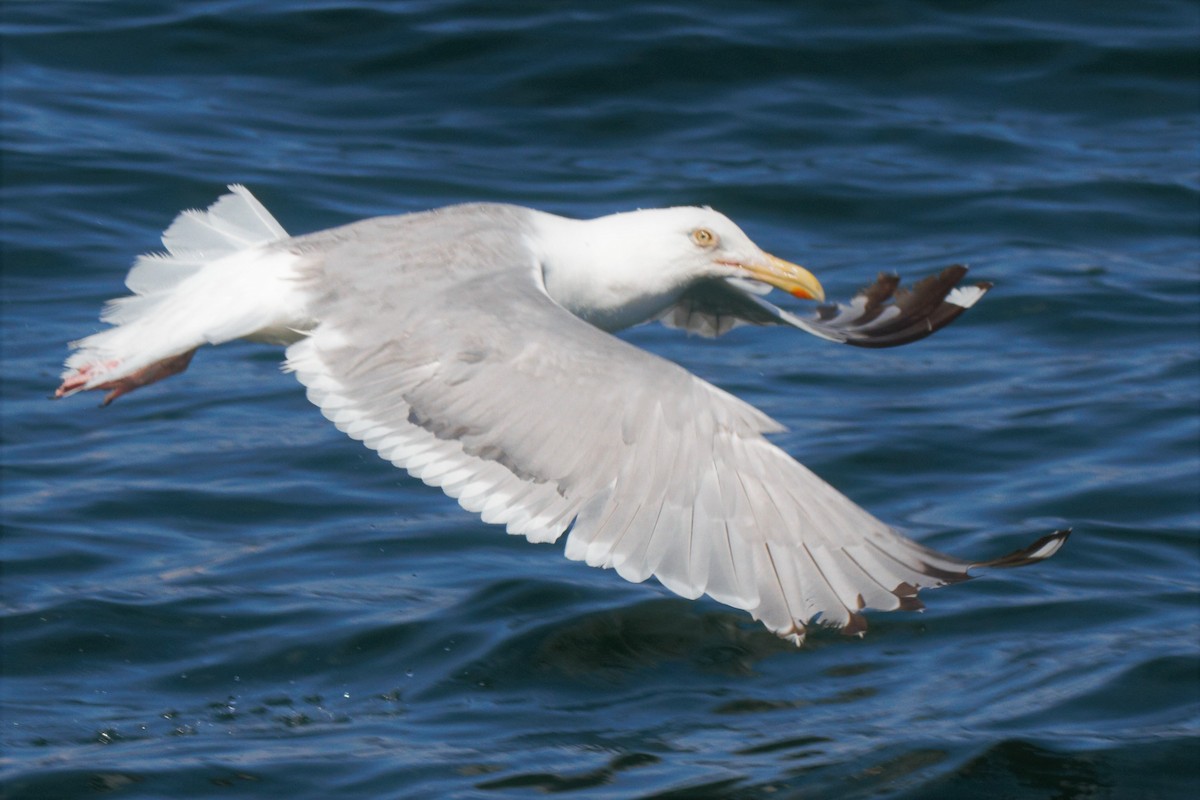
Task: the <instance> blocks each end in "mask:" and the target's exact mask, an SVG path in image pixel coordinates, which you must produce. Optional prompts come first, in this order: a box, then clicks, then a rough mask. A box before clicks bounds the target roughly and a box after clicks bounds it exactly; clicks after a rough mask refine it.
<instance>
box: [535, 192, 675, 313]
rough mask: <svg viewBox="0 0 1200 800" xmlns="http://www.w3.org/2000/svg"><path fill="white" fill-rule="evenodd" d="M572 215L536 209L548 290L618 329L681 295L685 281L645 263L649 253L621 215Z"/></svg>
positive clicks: (573, 308) (564, 304)
mask: <svg viewBox="0 0 1200 800" xmlns="http://www.w3.org/2000/svg"><path fill="white" fill-rule="evenodd" d="M622 216H624V215H614V216H611V217H600V218H598V219H592V220H574V219H567V218H565V217H558V216H554V215H552V214H539V215H538V217H537V218H536V220H535V227H536V230H537V236H536V237H535V241H536V244H535V248H536V250H537V251H538V253H537V254H538V258H539V261H540V263H541V267H542V278H543V283H544V285H545V287H546V293H547V294H549V295H550V297H551V299H553V300H554V301H555V302H556V303H558V304H559V305H561V306H562V307H563V308H565V309H567V310H568V311H570V312H571V313H572V314H574V315H575V316H577V317H579V318H580V319H583V320H585V321H587V322H590V323H591V324H593V325H595V326H596V327H598V328H600V329H602V330H606V331H618V330H621V329H623V328H628V327H630V326H633V325H639V324H641V323H643V322H648V321H650V320H652V319H655V318H656V317H658V316H659V315H661V314H662V313H663V312H664V311H666V310H667V309H668V308H670V307H671V306H673V305H675V303H676V302H677V301H678V300H679V297H680V295H681V294H682V293H683V292H684V290H685V289H686V288H687V282H686V281H684V280H681V279H680V278H678V277H676V276H673V275H672V274H671V272H670V270H665V269H660V268H655V267H648V266H647V265H648V264H655V263H656V262H655V259H654V258H653V255H654V254H652V253H646V252H644V250H643V249H642V248H641V247H640V246H639V244H638V237H637V236H636V235H630V231H629V230H628V228H627V227H626V225H624V224H622V222H621V217H622Z"/></svg>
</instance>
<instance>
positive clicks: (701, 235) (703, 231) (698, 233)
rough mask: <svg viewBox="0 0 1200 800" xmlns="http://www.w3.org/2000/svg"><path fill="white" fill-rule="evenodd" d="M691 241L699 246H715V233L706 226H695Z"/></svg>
mask: <svg viewBox="0 0 1200 800" xmlns="http://www.w3.org/2000/svg"><path fill="white" fill-rule="evenodd" d="M692 241H693V242H695V243H696V244H698V245H700V246H701V247H715V246H716V244H717V235H716V234H715V233H713V232H712V231H710V230H709V229H708V228H696V230H694V231H692Z"/></svg>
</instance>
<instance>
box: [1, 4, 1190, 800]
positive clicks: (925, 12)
mask: <svg viewBox="0 0 1200 800" xmlns="http://www.w3.org/2000/svg"><path fill="white" fill-rule="evenodd" d="M0 14H2V22H0V27H2V30H3V35H4V39H3V42H2V43H0V46H2V48H3V50H2V52H3V100H2V102H3V137H4V138H3V150H2V152H0V157H2V161H0V166H2V169H3V175H2V177H3V187H2V192H3V196H2V197H3V199H2V209H0V221H2V231H0V245H2V247H3V251H2V258H3V262H2V263H3V272H2V276H3V283H2V289H3V328H2V330H3V373H2V375H3V451H2V452H3V469H4V473H3V484H2V490H3V524H4V538H3V552H2V555H3V641H2V642H0V646H2V648H3V649H2V653H3V655H2V658H3V662H2V664H3V697H2V700H3V711H2V718H0V736H2V744H3V755H2V759H3V760H2V761H0V769H2V777H3V784H4V790H3V794H4V796H6V797H12V798H54V797H79V796H90V795H93V794H97V793H107V794H108V795H110V796H114V797H122V798H135V797H136V798H162V797H173V798H178V797H263V798H278V797H312V798H326V797H372V798H375V797H379V798H385V797H387V798H390V797H414V798H424V797H527V796H531V795H538V794H544V793H561V794H565V795H568V796H579V797H589V798H632V797H658V798H666V797H672V798H768V797H770V798H780V797H838V798H858V797H888V798H922V797H990V798H1002V797H1003V798H1008V797H1020V798H1026V797H1029V798H1128V797H1136V798H1154V797H1158V798H1171V797H1181V796H1188V795H1189V794H1190V791H1191V790H1193V789H1194V788H1196V786H1197V783H1198V782H1200V767H1198V766H1197V764H1198V763H1200V758H1198V756H1200V738H1198V736H1197V734H1198V733H1200V594H1198V592H1197V588H1198V586H1200V546H1198V532H1200V530H1198V529H1200V413H1198V409H1200V267H1198V260H1200V144H1198V143H1200V51H1198V47H1197V42H1198V41H1200V38H1198V37H1200V11H1198V9H1197V6H1196V5H1195V4H1194V3H1189V2H1182V1H1181V2H1139V3H1128V2H1121V3H1117V2H1100V3H1069V2H1068V3H1044V2H1036V3H1035V2H1028V3H1022V2H1015V3H987V2H972V3H968V2H945V3H928V2H887V3H875V2H868V3H858V4H844V5H839V4H832V3H829V4H816V3H809V4H786V3H768V2H745V3H739V4H722V3H715V2H687V3H684V2H672V1H671V0H668V1H667V2H661V3H638V2H611V3H605V4H589V5H587V6H580V7H575V8H571V7H568V6H566V5H564V4H548V3H531V2H524V3H521V2H513V3H482V2H454V0H427V1H426V2H393V3H364V2H335V1H334V0H327V1H326V2H320V3H308V2H298V1H296V0H293V1H292V2H277V3H273V4H240V3H232V2H224V1H221V2H218V1H217V0H208V1H207V2H179V3H175V4H169V3H148V2H132V1H131V0H123V1H121V2H116V1H114V2H108V3H89V2H37V3H34V2H28V3H19V2H14V3H6V4H5V5H4V8H3V11H2V12H0ZM229 182H241V183H245V184H247V185H249V186H250V187H251V188H252V189H253V190H254V191H255V193H256V194H257V195H258V196H259V197H260V198H261V199H262V200H263V202H264V203H265V204H266V205H267V207H268V208H270V209H271V210H272V211H273V212H274V213H275V214H276V215H277V216H278V218H279V219H280V221H281V222H282V223H283V224H284V225H285V226H286V227H287V228H288V229H289V230H290V231H293V232H304V231H309V230H315V229H319V228H323V227H327V226H330V225H334V224H338V223H342V222H346V221H349V220H352V219H356V218H359V217H365V216H372V215H378V214H383V213H394V212H400V211H408V210H416V209H423V208H428V207H433V206H437V205H441V204H445V203H450V202H458V201H465V200H480V199H484V200H488V199H495V200H505V201H511V202H516V203H521V204H525V205H532V206H537V207H541V208H544V209H547V210H551V211H556V212H559V213H565V214H571V215H578V216H587V215H595V214H599V213H604V212H609V211H616V210H625V209H629V208H634V207H648V206H660V205H669V204H680V203H690V204H709V205H712V206H714V207H716V208H718V209H720V210H723V211H725V212H726V213H728V214H729V215H730V216H732V217H733V218H734V219H735V220H737V221H738V222H739V223H741V224H742V226H743V227H744V228H745V229H746V230H747V232H748V233H750V235H751V236H752V238H754V239H755V240H756V241H758V242H759V243H760V244H761V245H762V246H764V247H765V248H767V249H769V250H771V251H772V252H776V253H778V254H779V255H781V256H784V257H787V258H791V259H794V260H797V261H800V262H801V263H803V264H805V265H806V266H808V267H810V268H811V269H812V270H813V271H814V272H815V273H816V274H817V275H818V276H819V277H820V278H821V279H822V281H823V282H824V283H825V286H826V288H827V290H828V291H829V293H830V294H831V296H835V297H839V298H844V297H847V296H849V294H850V293H851V292H852V291H853V290H854V289H856V288H857V287H858V286H860V285H862V284H864V283H866V282H868V281H869V280H870V279H871V278H873V277H874V275H875V273H876V272H877V271H878V270H881V269H895V270H898V271H900V272H901V273H902V274H904V275H907V276H912V277H917V276H920V275H923V274H925V273H928V272H932V271H934V270H936V269H939V268H941V267H942V266H945V265H947V264H950V263H953V262H959V261H965V262H968V263H970V264H971V265H972V269H973V274H974V275H975V276H977V277H979V278H983V279H987V280H991V281H993V282H995V283H996V285H997V288H996V289H995V290H994V292H993V293H992V294H991V295H989V296H988V298H987V299H986V300H985V301H984V302H983V303H981V305H980V306H979V307H978V308H976V309H974V310H972V311H971V312H970V313H969V314H967V315H966V316H964V317H963V318H962V319H961V320H960V321H959V322H957V323H955V324H954V325H953V326H951V327H950V328H948V329H947V330H945V331H943V332H941V333H940V334H938V335H937V336H935V337H934V338H932V339H929V340H926V341H924V342H921V343H919V344H916V345H913V346H910V347H906V348H901V349H899V350H894V351H858V350H852V349H850V348H844V347H838V346H834V345H830V344H826V343H823V342H820V341H817V340H815V339H811V338H810V337H806V336H803V335H801V334H798V333H795V332H788V331H781V330H772V329H739V330H738V331H735V332H734V333H733V334H730V335H729V336H727V337H724V338H723V339H722V340H719V341H717V342H708V341H700V340H695V339H693V340H689V339H687V338H685V337H683V336H681V335H679V334H677V333H674V332H670V331H666V330H663V329H661V328H657V327H646V328H641V329H638V330H636V331H634V332H632V333H630V334H629V338H631V339H632V340H633V341H635V342H636V343H638V344H639V345H642V346H645V347H648V348H650V349H653V350H655V351H656V352H659V353H661V354H663V355H666V356H667V357H669V358H672V359H674V360H677V361H679V362H680V363H682V364H684V365H685V366H687V367H688V368H690V369H692V370H694V371H695V372H697V373H698V374H700V375H701V376H703V377H705V378H706V379H708V380H711V381H713V382H715V383H717V384H718V385H720V386H722V387H724V388H726V389H728V390H730V391H732V392H734V393H736V394H738V395H740V396H741V397H743V398H745V399H747V400H748V401H750V402H752V403H754V404H755V405H757V406H759V407H761V408H763V409H764V410H766V411H767V412H768V413H770V414H771V415H773V416H774V417H776V418H778V419H779V420H781V421H782V422H784V423H786V424H787V425H788V426H789V427H790V428H791V431H792V432H791V433H787V434H784V435H782V436H780V437H778V442H779V443H780V444H781V446H783V447H784V448H785V449H787V450H788V451H789V452H791V453H793V454H795V455H796V456H797V457H798V458H800V459H801V460H803V461H805V462H806V463H808V464H809V465H810V466H811V467H813V468H814V469H815V470H816V471H817V472H818V473H820V474H821V475H823V476H824V477H826V478H827V479H828V480H830V481H831V482H832V483H834V484H835V485H836V486H838V487H840V488H841V489H842V490H843V491H845V492H846V493H847V494H848V495H850V496H851V497H852V498H853V499H855V500H856V501H858V502H859V503H861V504H863V505H865V506H866V507H868V508H869V509H871V510H872V511H873V512H874V513H876V514H877V515H878V516H880V517H882V518H883V519H885V520H888V521H889V522H892V523H894V524H897V525H899V526H903V527H905V528H906V529H908V531H909V532H910V533H911V534H912V535H913V536H914V537H916V538H918V539H920V540H921V541H924V542H926V543H929V544H931V545H933V546H935V547H938V548H940V549H945V550H949V551H951V552H955V553H960V554H964V555H972V556H980V557H982V556H987V555H996V554H999V553H1002V552H1007V551H1008V550H1010V549H1013V548H1015V547H1017V546H1019V545H1021V544H1024V543H1026V542H1027V541H1029V540H1032V539H1033V538H1034V537H1036V536H1038V535H1041V534H1043V533H1046V532H1048V531H1050V530H1052V529H1054V528H1055V527H1059V526H1068V525H1069V526H1074V528H1075V531H1076V533H1075V536H1074V537H1073V538H1072V539H1071V541H1070V543H1069V544H1068V546H1067V548H1066V549H1064V551H1063V552H1062V553H1060V554H1059V555H1058V556H1057V557H1056V558H1055V559H1053V560H1052V561H1049V562H1047V563H1045V564H1042V565H1039V566H1036V567H1029V568H1026V569H1023V570H1018V571H1014V572H1005V573H1002V574H993V575H989V576H987V577H985V578H981V579H979V580H977V581H974V582H972V583H969V584H967V585H963V586H957V587H953V588H949V589H944V590H939V591H937V592H929V593H927V594H926V596H925V597H926V601H927V603H928V605H929V610H928V611H927V612H925V613H924V614H912V613H909V614H901V613H896V614H875V615H872V616H871V630H870V632H869V634H868V635H867V637H866V638H865V639H863V640H857V639H846V638H843V637H840V636H837V635H833V634H826V635H818V636H814V637H812V639H811V640H810V642H809V643H808V644H807V645H806V646H805V647H804V648H803V649H802V650H799V651H796V650H794V649H793V648H791V647H790V646H789V645H787V644H786V643H782V642H780V641H778V640H776V639H775V638H774V637H773V636H771V635H770V634H769V633H767V632H766V631H765V630H763V629H762V628H761V627H759V626H757V625H756V624H754V623H752V622H751V621H750V620H749V618H748V617H746V616H745V615H742V614H740V613H736V612H734V611H731V610H730V609H728V608H725V607H723V606H720V605H718V604H715V603H713V602H711V601H699V602H687V601H683V600H679V599H676V598H674V597H673V596H671V595H670V594H669V593H667V592H666V591H665V590H664V589H662V588H661V587H659V586H658V585H657V584H653V583H650V584H644V585H638V586H635V585H631V584H626V583H625V582H623V581H621V580H620V579H619V578H618V577H617V576H616V575H614V574H613V573H611V572H603V571H599V570H591V569H588V568H586V567H584V566H582V565H580V564H577V563H572V562H568V561H566V560H565V559H563V558H562V557H561V546H533V545H530V544H527V543H525V542H524V541H521V540H517V539H515V538H510V537H506V536H504V535H503V533H502V532H500V531H498V530H495V529H492V528H490V527H489V526H486V525H484V524H482V523H480V522H479V521H477V520H476V519H475V518H474V517H472V516H470V515H468V514H466V513H465V512H462V511H460V510H459V509H458V508H457V506H456V505H454V504H453V503H452V502H451V501H448V500H446V499H445V498H444V497H442V496H441V494H440V493H438V492H436V491H435V490H432V489H429V488H427V487H425V486H424V485H422V484H420V483H419V482H416V481H413V480H411V479H409V478H408V477H407V476H405V475H404V474H402V473H399V472H398V471H396V470H394V469H393V468H391V467H390V466H389V465H388V464H386V463H384V462H383V461H381V460H379V459H377V458H376V457H375V456H374V455H372V454H371V453H369V452H368V451H366V450H365V449H363V448H362V447H361V446H360V445H358V444H356V443H354V442H352V441H350V440H348V439H345V438H344V437H343V436H342V435H341V434H339V433H338V432H337V431H336V430H334V429H333V428H332V426H330V425H328V424H327V423H326V422H325V420H324V419H322V418H321V415H320V414H319V413H318V412H317V411H316V409H314V408H313V407H311V406H310V405H309V404H308V403H307V401H306V400H305V399H304V394H303V391H302V389H301V387H300V386H299V385H298V384H297V383H296V382H295V381H294V380H293V379H292V378H291V377H290V376H287V375H283V374H281V373H280V372H279V370H278V366H277V365H278V361H279V353H278V352H277V351H273V350H271V349H269V348H262V347H256V346H251V345H234V346H227V347H223V348H221V349H219V350H212V351H208V352H203V353H201V354H200V355H199V356H198V357H197V359H196V361H195V363H194V364H193V366H192V369H191V370H190V371H189V372H188V373H186V374H185V375H183V376H181V377H178V378H175V379H172V380H171V381H168V382H166V383H164V384H161V385H160V386H157V387H153V388H150V389H147V390H145V391H143V392H139V393H138V394H136V395H134V396H132V397H129V398H124V399H123V400H122V401H121V402H118V403H117V404H115V405H114V406H113V407H111V408H108V409H104V410H98V409H97V408H96V407H95V405H96V402H95V398H90V397H89V398H74V399H73V400H68V401H63V402H59V403H51V402H48V401H47V400H46V399H45V397H46V395H47V394H48V393H49V392H50V390H52V389H53V387H54V386H55V385H56V383H57V376H58V371H59V365H60V363H61V361H62V359H63V358H64V357H65V355H66V350H65V347H64V344H65V342H66V341H68V340H70V339H73V338H78V337H80V336H82V335H85V334H87V333H90V332H92V331H94V330H96V329H97V328H98V323H97V322H96V321H95V320H96V315H97V313H98V311H99V307H100V304H101V303H102V302H103V301H104V300H106V299H107V298H109V297H112V296H114V295H116V294H119V293H121V291H122V289H121V279H122V278H123V276H124V272H125V270H126V268H127V267H128V265H129V263H130V262H131V259H132V258H133V256H134V255H136V254H137V253H139V252H143V251H147V250H153V249H155V248H156V247H157V246H158V240H157V237H158V234H159V232H160V231H161V230H162V229H163V228H164V227H165V226H166V225H167V224H168V223H169V222H170V221H171V219H172V217H173V216H174V214H175V213H176V212H177V211H178V210H179V209H181V208H185V207H194V206H204V205H207V204H208V203H209V202H211V201H212V200H213V199H215V198H216V197H217V196H218V195H219V194H220V193H221V192H222V191H223V187H224V185H225V184H226V183H229Z"/></svg>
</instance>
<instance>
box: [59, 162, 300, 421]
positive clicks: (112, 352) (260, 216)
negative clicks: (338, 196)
mask: <svg viewBox="0 0 1200 800" xmlns="http://www.w3.org/2000/svg"><path fill="white" fill-rule="evenodd" d="M229 190H230V192H231V194H227V195H224V196H223V197H221V198H220V199H219V200H217V202H215V203H213V204H212V205H211V206H210V207H209V208H208V210H207V211H195V210H193V211H184V212H183V213H182V214H180V215H179V216H178V217H176V218H175V221H174V222H173V223H171V226H170V227H169V228H167V230H166V232H165V233H163V236H162V241H163V245H164V246H165V247H166V249H167V252H166V253H162V254H152V255H144V256H141V257H139V258H138V259H137V261H136V262H135V263H134V265H133V268H132V269H130V270H129V274H128V275H127V276H126V278H125V285H126V286H127V287H128V288H129V290H130V291H132V292H133V295H132V296H129V297H121V298H118V299H116V300H112V301H110V302H109V303H108V304H107V306H105V308H104V311H103V313H101V315H100V319H101V320H102V321H103V322H107V323H109V324H111V325H112V326H114V327H111V328H108V329H106V330H103V331H100V332H99V333H95V334H93V335H91V336H88V337H87V338H85V339H81V340H79V341H77V342H72V343H71V347H72V348H73V349H74V350H75V352H74V353H73V354H72V355H71V356H70V357H69V358H68V359H67V362H66V371H65V372H64V373H63V376H62V377H63V383H62V386H60V387H59V389H58V391H57V392H56V393H55V395H56V396H57V397H65V396H67V395H71V394H74V393H76V392H79V391H85V390H88V389H109V390H110V394H109V396H108V398H107V399H106V401H105V402H106V403H107V402H109V401H111V400H112V399H113V398H115V397H117V396H119V395H121V394H124V393H125V392H128V391H131V390H132V389H135V388H137V387H138V386H143V385H145V384H147V383H152V382H153V381H155V380H159V379H161V378H164V377H166V376H168V375H171V374H174V373H176V372H180V371H182V370H183V369H184V368H186V366H187V364H188V361H190V359H191V354H192V352H193V351H195V349H196V348H197V347H199V346H201V345H203V344H220V343H221V342H226V341H229V340H231V339H238V338H246V337H249V338H258V339H264V340H268V341H278V342H281V343H287V342H289V341H294V340H295V339H296V338H298V337H299V334H298V333H297V332H296V330H295V329H296V328H298V327H305V326H306V324H307V323H306V320H305V317H304V314H303V302H302V299H301V298H300V297H299V296H298V293H297V292H296V290H295V289H294V288H293V285H292V282H291V281H289V280H288V277H289V276H290V275H291V274H292V270H293V269H294V267H295V264H296V261H297V257H296V256H295V255H294V254H293V253H290V252H288V251H287V250H285V249H283V248H272V247H270V246H269V245H270V244H271V243H272V242H276V241H279V240H281V239H286V238H288V235H287V232H286V231H285V230H284V229H283V227H282V226H280V224H279V223H278V222H276V221H275V218H274V217H272V216H271V214H270V213H269V212H268V211H267V210H266V209H265V208H263V206H262V204H261V203H259V202H258V200H256V199H255V198H254V196H253V195H252V194H250V192H249V190H247V189H246V188H245V187H243V186H237V185H234V186H230V187H229Z"/></svg>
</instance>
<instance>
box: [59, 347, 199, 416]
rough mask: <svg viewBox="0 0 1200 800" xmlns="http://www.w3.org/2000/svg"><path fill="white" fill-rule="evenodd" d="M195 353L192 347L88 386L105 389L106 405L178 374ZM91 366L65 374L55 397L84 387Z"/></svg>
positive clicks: (90, 372) (91, 369) (109, 365)
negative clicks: (120, 375) (109, 379)
mask: <svg viewBox="0 0 1200 800" xmlns="http://www.w3.org/2000/svg"><path fill="white" fill-rule="evenodd" d="M195 354H196V351H195V350H194V349H192V350H189V351H187V352H186V353H181V354H180V355H177V356H171V357H170V358H164V359H163V360H162V361H156V362H154V363H153V364H151V365H149V366H147V367H142V368H141V369H139V370H138V371H137V372H134V373H132V374H130V375H126V376H125V377H123V378H118V379H116V380H113V381H107V382H105V383H101V384H97V385H96V386H92V387H90V388H91V389H106V390H108V394H106V395H105V396H104V402H103V403H101V405H102V406H106V405H108V404H109V403H111V402H112V401H113V400H116V399H117V398H118V397H120V396H121V395H124V394H129V393H130V392H132V391H133V390H134V389H140V388H141V387H143V386H149V385H150V384H152V383H157V382H158V381H161V380H162V379H163V378H169V377H171V376H172V375H178V374H179V373H180V372H183V371H184V370H185V369H187V368H188V364H190V363H191V362H192V356H194V355H195ZM104 366H105V367H106V368H111V367H114V366H116V362H111V363H106V364H105V365H104ZM94 371H95V370H94V368H93V367H92V366H90V365H89V366H85V367H83V368H81V369H80V370H78V371H77V372H75V373H74V374H73V375H69V376H67V378H66V379H64V380H63V382H62V386H59V387H58V389H57V390H56V391H55V392H54V396H55V397H64V396H66V395H68V394H73V393H74V392H77V391H79V390H81V389H84V388H85V387H86V384H87V382H88V379H89V377H90V376H91V374H92V373H93V372H94Z"/></svg>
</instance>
